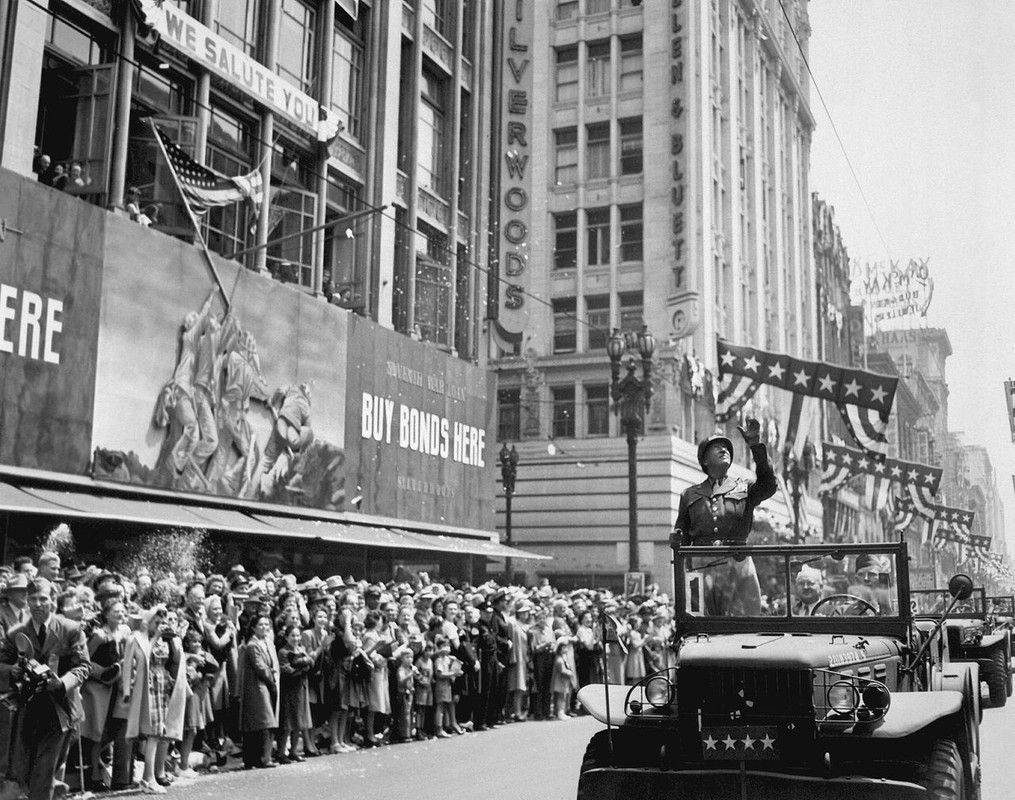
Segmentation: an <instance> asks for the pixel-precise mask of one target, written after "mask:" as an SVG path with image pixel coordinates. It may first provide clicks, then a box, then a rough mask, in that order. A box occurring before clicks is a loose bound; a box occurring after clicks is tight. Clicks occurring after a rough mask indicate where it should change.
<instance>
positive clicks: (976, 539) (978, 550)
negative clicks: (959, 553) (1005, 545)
mask: <svg viewBox="0 0 1015 800" xmlns="http://www.w3.org/2000/svg"><path fill="white" fill-rule="evenodd" d="M990 540H991V537H990V536H981V535H980V534H976V533H971V534H970V535H969V549H970V550H972V551H973V555H974V556H975V557H976V558H978V559H980V561H982V562H983V563H987V562H988V561H989V560H990Z"/></svg>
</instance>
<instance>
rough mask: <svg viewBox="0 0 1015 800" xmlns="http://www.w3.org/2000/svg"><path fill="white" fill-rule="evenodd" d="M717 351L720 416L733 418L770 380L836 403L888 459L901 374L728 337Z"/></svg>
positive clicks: (865, 444) (869, 445)
mask: <svg viewBox="0 0 1015 800" xmlns="http://www.w3.org/2000/svg"><path fill="white" fill-rule="evenodd" d="M717 352H718V357H719V378H720V383H719V399H718V401H717V403H716V409H715V417H716V421H717V422H720V423H722V422H726V421H728V420H729V419H730V418H731V417H732V416H733V415H734V414H735V413H736V412H737V411H739V410H740V409H741V408H743V406H744V403H746V402H747V401H748V400H750V399H751V398H752V397H753V396H754V393H755V392H756V391H757V390H758V387H759V386H761V385H762V384H766V385H768V386H775V387H777V388H779V389H784V390H786V391H787V392H792V393H795V394H799V395H803V396H806V397H816V398H818V399H819V400H829V401H831V402H833V403H835V405H836V406H837V407H838V409H839V413H840V414H842V418H843V421H844V422H845V423H846V425H847V427H848V428H849V430H850V433H851V434H852V435H853V438H854V439H855V440H856V443H857V444H858V445H859V446H860V447H861V449H863V450H864V451H865V452H866V453H868V454H869V455H871V456H874V457H876V458H882V459H883V458H884V456H886V455H887V454H888V437H887V436H886V435H885V431H886V430H887V429H888V416H889V414H890V413H891V410H892V404H893V403H894V402H895V390H896V389H897V388H898V385H899V379H898V378H894V377H891V376H888V375H879V374H877V373H875V372H867V371H865V370H859V369H851V368H849V367H839V366H836V365H834V364H826V363H824V362H819V361H805V360H803V359H800V358H794V357H793V356H788V355H784V354H782V353H770V352H768V351H766V350H758V349H757V348H754V347H743V346H739V345H732V344H730V343H729V342H726V341H725V340H723V339H719V340H718V351H717ZM798 419H799V417H798ZM795 439H796V432H795V431H787V432H786V433H785V440H786V441H787V442H791V441H795Z"/></svg>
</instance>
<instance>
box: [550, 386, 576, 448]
mask: <svg viewBox="0 0 1015 800" xmlns="http://www.w3.org/2000/svg"><path fill="white" fill-rule="evenodd" d="M550 394H551V395H552V397H553V421H552V425H551V429H552V430H553V435H554V436H556V437H558V438H561V439H565V438H567V439H573V438H574V387H573V386H553V387H551V388H550Z"/></svg>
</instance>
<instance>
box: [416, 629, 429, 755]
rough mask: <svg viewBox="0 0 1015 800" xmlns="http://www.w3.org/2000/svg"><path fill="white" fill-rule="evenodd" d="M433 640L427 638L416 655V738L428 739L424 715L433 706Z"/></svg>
mask: <svg viewBox="0 0 1015 800" xmlns="http://www.w3.org/2000/svg"><path fill="white" fill-rule="evenodd" d="M433 655H434V648H433V642H431V641H430V640H429V639H427V640H426V641H425V642H424V643H423V651H422V652H421V653H420V654H419V655H418V656H417V657H416V676H415V681H416V683H415V692H414V694H413V698H412V704H413V706H414V707H415V711H416V738H417V739H429V738H431V737H429V736H427V733H426V715H427V712H428V710H429V709H430V708H431V707H432V706H433Z"/></svg>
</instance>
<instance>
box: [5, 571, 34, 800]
mask: <svg viewBox="0 0 1015 800" xmlns="http://www.w3.org/2000/svg"><path fill="white" fill-rule="evenodd" d="M5 580H6V583H5V584H4V587H3V590H2V592H0V639H2V638H3V637H4V636H6V635H7V631H9V630H10V629H11V628H14V627H16V626H17V625H21V624H22V623H24V622H27V621H28V619H29V617H30V614H29V613H28V576H27V575H26V574H25V573H23V572H15V573H14V574H12V575H8V576H7V577H6V579H5ZM9 688H10V682H9V681H8V679H7V677H6V676H4V675H2V674H0V692H6V691H7V690H8V689H9ZM12 721H13V715H12V714H11V712H10V711H9V710H8V709H7V706H5V705H3V704H2V703H0V778H2V779H3V781H4V788H5V789H7V788H8V786H7V784H8V783H10V784H12V785H11V787H10V788H11V789H13V790H14V791H17V789H16V784H13V782H12V781H11V774H10V772H11V769H10V766H11V760H10V754H11V722H12ZM2 796H5V795H0V797H2Z"/></svg>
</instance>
